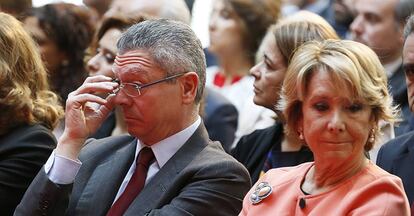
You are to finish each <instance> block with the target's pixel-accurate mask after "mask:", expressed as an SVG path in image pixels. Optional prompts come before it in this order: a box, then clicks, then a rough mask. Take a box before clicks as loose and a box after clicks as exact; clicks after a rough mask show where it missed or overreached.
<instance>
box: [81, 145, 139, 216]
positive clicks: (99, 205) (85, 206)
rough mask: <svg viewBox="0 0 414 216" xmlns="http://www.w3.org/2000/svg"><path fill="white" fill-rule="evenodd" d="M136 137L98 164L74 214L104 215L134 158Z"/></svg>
mask: <svg viewBox="0 0 414 216" xmlns="http://www.w3.org/2000/svg"><path fill="white" fill-rule="evenodd" d="M135 148H136V139H134V141H133V143H130V144H128V145H127V146H126V147H125V148H122V149H119V150H118V151H117V152H116V153H115V154H114V155H113V157H112V158H111V159H109V160H107V161H105V162H104V163H102V164H100V165H98V166H97V167H96V169H95V171H94V173H93V174H92V176H91V177H90V179H89V180H88V182H87V185H86V186H85V189H84V190H83V193H82V195H81V197H80V198H79V201H78V205H77V207H76V215H105V214H106V212H107V211H108V210H109V208H110V207H111V206H112V203H113V201H114V199H115V196H116V194H117V192H118V190H119V187H120V185H121V183H122V181H123V179H124V178H125V175H126V173H127V172H128V169H129V168H130V165H131V163H132V160H133V159H134V155H135Z"/></svg>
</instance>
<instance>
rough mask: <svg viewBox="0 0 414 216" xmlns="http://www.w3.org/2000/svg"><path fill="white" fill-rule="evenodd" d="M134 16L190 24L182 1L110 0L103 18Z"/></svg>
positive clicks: (188, 11)
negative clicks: (119, 15) (145, 16)
mask: <svg viewBox="0 0 414 216" xmlns="http://www.w3.org/2000/svg"><path fill="white" fill-rule="evenodd" d="M119 13H121V14H123V15H125V16H134V15H135V14H137V13H140V14H143V15H148V16H151V17H156V18H165V19H172V20H178V21H181V22H184V23H187V24H188V23H190V10H189V9H188V7H187V5H186V3H185V2H184V0H151V1H148V0H112V4H111V6H110V7H109V9H108V11H107V12H106V13H105V14H104V16H113V15H114V14H115V15H116V14H119Z"/></svg>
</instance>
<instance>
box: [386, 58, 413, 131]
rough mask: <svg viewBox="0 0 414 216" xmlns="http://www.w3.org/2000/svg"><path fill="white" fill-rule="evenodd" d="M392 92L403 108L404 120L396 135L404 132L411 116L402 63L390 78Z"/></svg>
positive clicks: (396, 101) (397, 128)
mask: <svg viewBox="0 0 414 216" xmlns="http://www.w3.org/2000/svg"><path fill="white" fill-rule="evenodd" d="M388 84H389V87H390V92H391V94H392V97H393V99H394V103H395V104H396V105H399V106H400V108H401V114H402V116H401V118H402V119H403V121H402V122H401V123H400V124H399V126H397V127H395V136H399V135H401V134H403V132H404V130H405V128H406V127H407V125H408V119H409V118H410V116H411V111H410V106H409V104H408V97H407V84H406V83H405V74H404V70H403V68H402V65H401V66H400V67H399V68H398V70H397V71H396V72H395V73H394V74H393V75H392V76H391V77H390V78H389V79H388Z"/></svg>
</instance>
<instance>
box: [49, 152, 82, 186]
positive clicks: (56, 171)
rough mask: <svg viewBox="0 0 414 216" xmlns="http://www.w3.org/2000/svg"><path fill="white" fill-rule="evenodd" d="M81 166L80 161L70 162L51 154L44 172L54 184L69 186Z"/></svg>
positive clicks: (67, 159) (53, 153)
mask: <svg viewBox="0 0 414 216" xmlns="http://www.w3.org/2000/svg"><path fill="white" fill-rule="evenodd" d="M81 165H82V162H80V160H71V159H69V158H66V157H64V156H61V155H58V154H56V153H55V151H53V152H52V154H51V155H50V157H49V159H48V160H47V161H46V164H45V172H46V175H47V176H48V177H49V180H50V181H52V182H53V183H55V184H71V183H73V182H74V181H75V177H76V174H78V171H79V169H80V167H81Z"/></svg>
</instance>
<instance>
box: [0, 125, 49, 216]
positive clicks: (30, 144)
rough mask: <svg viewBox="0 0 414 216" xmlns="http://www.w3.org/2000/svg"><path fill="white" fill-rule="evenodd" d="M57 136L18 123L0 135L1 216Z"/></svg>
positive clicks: (13, 204)
mask: <svg viewBox="0 0 414 216" xmlns="http://www.w3.org/2000/svg"><path fill="white" fill-rule="evenodd" d="M55 147H56V139H55V137H54V136H53V134H52V133H51V131H50V130H49V129H47V128H46V127H44V126H42V125H39V124H36V125H21V126H18V127H16V128H14V129H12V130H11V131H9V132H7V133H6V134H4V135H2V136H0V215H5V216H7V215H12V214H13V212H14V209H15V208H16V206H17V204H19V202H20V200H21V199H22V197H23V195H24V192H25V191H26V189H27V188H28V187H29V185H30V182H32V180H33V179H34V177H35V176H36V174H37V173H38V172H39V170H40V168H41V167H42V166H43V164H44V163H45V162H46V160H47V158H48V157H49V155H50V153H51V152H52V151H53V149H54V148H55Z"/></svg>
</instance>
